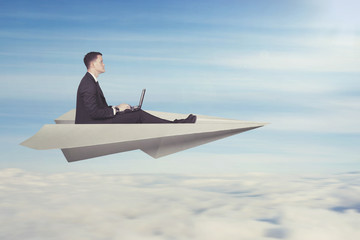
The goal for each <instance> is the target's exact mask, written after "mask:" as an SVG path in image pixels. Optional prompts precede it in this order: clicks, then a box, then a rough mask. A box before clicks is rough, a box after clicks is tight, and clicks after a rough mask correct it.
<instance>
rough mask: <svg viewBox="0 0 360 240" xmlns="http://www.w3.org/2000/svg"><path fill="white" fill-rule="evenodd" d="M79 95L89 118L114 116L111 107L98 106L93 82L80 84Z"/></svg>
mask: <svg viewBox="0 0 360 240" xmlns="http://www.w3.org/2000/svg"><path fill="white" fill-rule="evenodd" d="M80 95H81V99H82V101H83V103H84V106H85V109H86V111H87V112H88V113H89V115H90V117H91V118H93V119H106V118H113V117H114V111H113V108H112V107H110V106H99V103H98V101H97V94H96V86H95V85H94V84H86V85H84V86H82V88H81V90H80Z"/></svg>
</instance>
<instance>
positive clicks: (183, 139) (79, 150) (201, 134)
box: [21, 109, 266, 162]
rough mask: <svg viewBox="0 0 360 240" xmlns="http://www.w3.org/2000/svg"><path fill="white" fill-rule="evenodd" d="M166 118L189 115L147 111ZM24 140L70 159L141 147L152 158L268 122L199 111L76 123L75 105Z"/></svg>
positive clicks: (26, 142) (24, 144)
mask: <svg viewBox="0 0 360 240" xmlns="http://www.w3.org/2000/svg"><path fill="white" fill-rule="evenodd" d="M147 112H149V113H150V114H153V115H155V116H158V117H160V118H164V119H180V118H186V116H187V115H184V114H177V113H166V112H156V111H147ZM55 122H56V124H46V125H44V126H43V127H42V128H41V129H40V131H38V132H37V133H36V134H35V135H34V136H32V137H30V138H29V139H27V140H25V141H24V142H22V143H21V145H23V146H27V147H30V148H34V149H38V150H46V149H61V150H62V152H63V154H64V156H65V158H66V159H67V161H68V162H73V161H78V160H84V159H88V158H94V157H99V156H104V155H108V154H114V153H119V152H126V151H132V150H136V149H140V150H142V151H143V152H145V153H147V154H148V155H150V156H152V157H153V158H159V157H163V156H166V155H169V154H172V153H176V152H179V151H183V150H185V149H189V148H193V147H196V146H199V145H202V144H205V143H209V142H212V141H215V140H218V139H222V138H225V137H229V136H232V135H235V134H238V133H242V132H245V131H248V130H252V129H254V128H258V127H262V126H264V125H265V124H266V123H257V122H249V121H239V120H231V119H225V118H218V117H210V116H202V115H197V121H196V123H195V124H186V123H184V124H182V123H177V124H75V109H73V110H71V111H69V112H67V113H65V114H64V115H62V116H60V117H59V118H58V119H56V120H55Z"/></svg>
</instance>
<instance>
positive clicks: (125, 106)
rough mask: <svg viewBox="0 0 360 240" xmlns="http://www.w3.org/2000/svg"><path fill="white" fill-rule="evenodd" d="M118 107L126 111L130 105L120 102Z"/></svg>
mask: <svg viewBox="0 0 360 240" xmlns="http://www.w3.org/2000/svg"><path fill="white" fill-rule="evenodd" d="M116 107H117V108H119V110H120V111H125V110H126V109H130V105H129V104H126V103H122V104H119V105H117V106H116Z"/></svg>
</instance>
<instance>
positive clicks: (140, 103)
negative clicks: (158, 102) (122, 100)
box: [120, 88, 146, 113]
mask: <svg viewBox="0 0 360 240" xmlns="http://www.w3.org/2000/svg"><path fill="white" fill-rule="evenodd" d="M145 92H146V89H145V88H144V89H143V90H142V92H141V96H140V101H139V105H137V106H130V109H126V110H124V111H121V112H120V113H126V112H136V111H139V110H140V109H141V106H142V104H143V101H144V96H145Z"/></svg>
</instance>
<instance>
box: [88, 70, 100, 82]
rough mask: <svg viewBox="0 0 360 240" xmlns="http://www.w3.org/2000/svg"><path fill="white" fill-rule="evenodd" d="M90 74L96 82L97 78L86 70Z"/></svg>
mask: <svg viewBox="0 0 360 240" xmlns="http://www.w3.org/2000/svg"><path fill="white" fill-rule="evenodd" d="M88 73H90V74H91V76H93V78H94V79H95V82H98V80H97V78H96V77H95V76H94V75H93V74H92V73H91V72H88Z"/></svg>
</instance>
